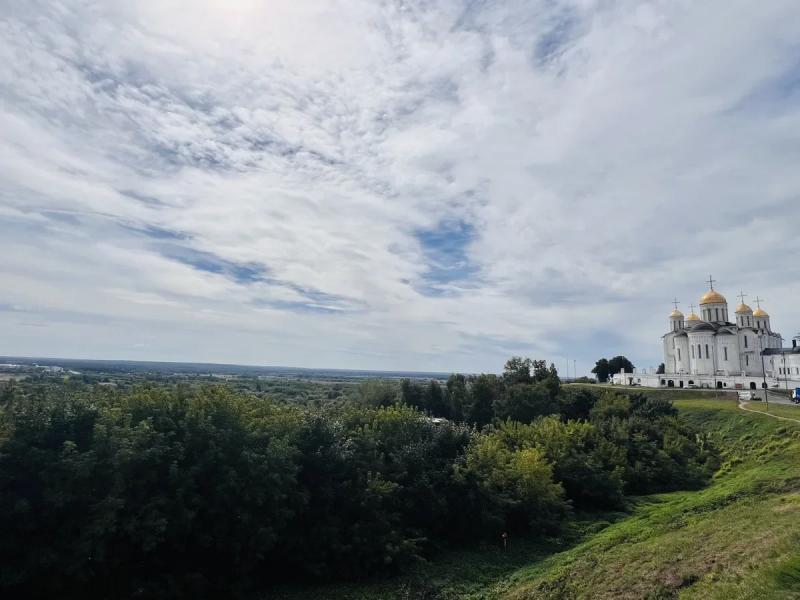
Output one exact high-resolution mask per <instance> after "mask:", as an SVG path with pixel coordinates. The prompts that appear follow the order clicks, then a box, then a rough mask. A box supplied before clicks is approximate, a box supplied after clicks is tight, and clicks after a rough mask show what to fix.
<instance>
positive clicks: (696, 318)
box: [686, 311, 700, 321]
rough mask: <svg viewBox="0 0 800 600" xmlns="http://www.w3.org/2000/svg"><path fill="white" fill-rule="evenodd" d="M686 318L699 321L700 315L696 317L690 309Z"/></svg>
mask: <svg viewBox="0 0 800 600" xmlns="http://www.w3.org/2000/svg"><path fill="white" fill-rule="evenodd" d="M686 320H687V321H699V320H700V317H698V316H697V315H696V314H694V311H692V313H691V314H690V315H689V316H688V317H686Z"/></svg>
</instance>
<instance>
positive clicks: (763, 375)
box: [759, 338, 769, 412]
mask: <svg viewBox="0 0 800 600" xmlns="http://www.w3.org/2000/svg"><path fill="white" fill-rule="evenodd" d="M759 339H760V338H759ZM761 375H762V377H764V385H763V386H762V387H763V388H764V402H766V404H767V412H769V391H768V390H767V369H766V367H764V342H763V340H762V341H761Z"/></svg>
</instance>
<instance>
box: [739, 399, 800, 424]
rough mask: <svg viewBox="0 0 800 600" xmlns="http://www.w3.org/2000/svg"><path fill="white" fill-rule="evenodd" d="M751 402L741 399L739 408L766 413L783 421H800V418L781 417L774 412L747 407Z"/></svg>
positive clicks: (761, 413) (760, 413)
mask: <svg viewBox="0 0 800 600" xmlns="http://www.w3.org/2000/svg"><path fill="white" fill-rule="evenodd" d="M749 404H750V403H749V402H742V401H741V400H739V408H741V409H742V410H746V411H747V412H751V413H756V414H759V415H766V416H768V417H772V418H773V419H780V420H781V421H793V422H795V423H800V419H792V418H790V417H781V416H779V415H773V414H772V413H768V412H764V411H763V410H753V409H752V408H747V407H748V406H749Z"/></svg>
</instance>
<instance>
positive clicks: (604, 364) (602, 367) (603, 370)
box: [592, 358, 611, 383]
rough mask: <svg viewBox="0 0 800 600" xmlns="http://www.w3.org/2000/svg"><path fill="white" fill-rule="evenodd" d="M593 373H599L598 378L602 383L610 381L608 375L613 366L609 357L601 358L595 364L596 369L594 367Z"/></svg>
mask: <svg viewBox="0 0 800 600" xmlns="http://www.w3.org/2000/svg"><path fill="white" fill-rule="evenodd" d="M592 373H594V374H595V375H597V380H598V381H599V382H601V383H605V382H606V381H608V376H609V374H610V373H611V368H610V366H609V364H608V359H607V358H601V359H600V360H598V361H597V362H596V363H595V365H594V369H592Z"/></svg>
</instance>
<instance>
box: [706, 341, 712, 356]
mask: <svg viewBox="0 0 800 600" xmlns="http://www.w3.org/2000/svg"><path fill="white" fill-rule="evenodd" d="M706 358H711V355H710V354H709V353H708V344H706Z"/></svg>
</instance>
